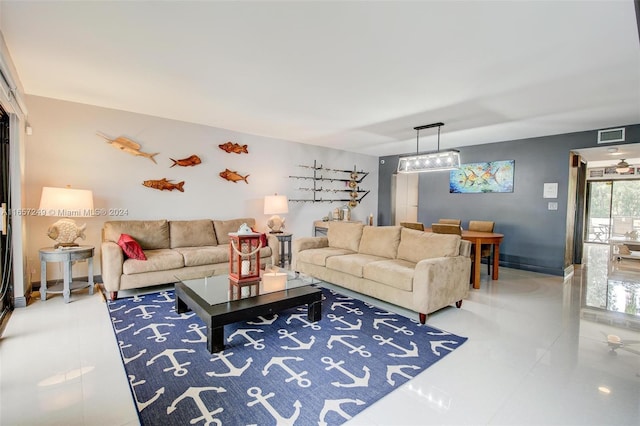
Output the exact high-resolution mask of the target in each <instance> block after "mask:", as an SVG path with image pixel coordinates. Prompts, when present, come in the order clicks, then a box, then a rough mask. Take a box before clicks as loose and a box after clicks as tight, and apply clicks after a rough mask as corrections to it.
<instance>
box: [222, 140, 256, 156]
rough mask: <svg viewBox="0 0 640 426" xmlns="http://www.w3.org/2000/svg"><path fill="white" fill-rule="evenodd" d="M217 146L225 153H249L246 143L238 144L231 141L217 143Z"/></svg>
mask: <svg viewBox="0 0 640 426" xmlns="http://www.w3.org/2000/svg"><path fill="white" fill-rule="evenodd" d="M218 148H220V149H221V150H223V151H225V152H227V153H234V154H242V153H243V152H244V153H245V154H248V153H249V150H248V149H247V145H240V144H237V143H231V142H227V143H223V144H222V145H218Z"/></svg>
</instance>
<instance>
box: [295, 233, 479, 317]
mask: <svg viewBox="0 0 640 426" xmlns="http://www.w3.org/2000/svg"><path fill="white" fill-rule="evenodd" d="M292 252H293V253H292V254H293V261H292V269H293V270H294V271H297V272H301V273H304V274H308V275H311V276H313V277H316V278H318V279H320V280H323V281H326V282H329V283H332V284H336V285H339V286H342V287H345V288H348V289H350V290H353V291H356V292H359V293H363V294H366V295H368V296H371V297H374V298H376V299H380V300H384V301H386V302H389V303H392V304H395V305H398V306H402V307H404V308H407V309H410V310H412V311H415V312H418V313H419V314H420V315H419V317H420V322H421V323H423V324H424V323H425V321H426V319H427V315H428V314H430V313H432V312H434V311H436V310H438V309H441V308H443V307H445V306H448V305H450V304H452V303H455V304H456V306H457V307H460V306H461V304H462V299H465V298H466V297H467V295H468V293H469V277H470V273H471V258H470V252H471V243H469V242H468V241H464V240H462V239H461V238H460V236H459V235H451V234H448V235H445V234H433V233H428V232H422V231H417V230H413V229H408V228H404V227H400V226H379V227H375V226H364V225H363V224H354V223H343V222H330V223H329V229H328V232H327V236H326V237H306V238H300V239H297V240H295V241H294V243H293V248H292Z"/></svg>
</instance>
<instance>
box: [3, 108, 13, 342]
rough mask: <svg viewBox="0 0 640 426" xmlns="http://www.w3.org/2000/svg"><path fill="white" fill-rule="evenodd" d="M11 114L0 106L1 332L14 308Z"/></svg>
mask: <svg viewBox="0 0 640 426" xmlns="http://www.w3.org/2000/svg"><path fill="white" fill-rule="evenodd" d="M9 158H10V157H9V115H8V114H7V113H6V112H5V111H4V109H3V108H2V106H0V180H1V182H0V205H1V206H2V211H1V212H0V213H1V215H0V277H1V281H0V334H2V330H3V328H4V325H5V324H6V321H7V319H8V318H9V314H10V313H11V310H12V309H13V302H12V300H13V299H12V296H13V268H12V260H13V259H12V250H11V222H10V220H9V217H8V215H7V214H6V213H7V212H10V211H11V197H10V188H11V187H10V182H9V176H10V170H9Z"/></svg>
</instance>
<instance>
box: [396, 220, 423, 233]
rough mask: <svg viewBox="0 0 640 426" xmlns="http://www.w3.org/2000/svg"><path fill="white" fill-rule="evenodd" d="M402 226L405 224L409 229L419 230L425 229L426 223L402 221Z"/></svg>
mask: <svg viewBox="0 0 640 426" xmlns="http://www.w3.org/2000/svg"><path fill="white" fill-rule="evenodd" d="M400 226H404V227H405V228H409V229H417V230H418V231H424V224H423V223H422V222H400Z"/></svg>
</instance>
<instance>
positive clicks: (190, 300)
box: [175, 282, 322, 353]
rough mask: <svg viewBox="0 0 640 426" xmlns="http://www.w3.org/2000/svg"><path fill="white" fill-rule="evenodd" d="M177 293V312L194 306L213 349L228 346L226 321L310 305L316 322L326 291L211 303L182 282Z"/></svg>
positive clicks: (310, 315)
mask: <svg viewBox="0 0 640 426" xmlns="http://www.w3.org/2000/svg"><path fill="white" fill-rule="evenodd" d="M175 297H176V312H177V313H179V314H182V313H184V312H188V311H190V310H191V311H193V312H195V313H196V315H198V317H199V318H200V319H201V320H202V321H204V323H205V324H206V325H207V349H208V350H209V352H211V353H213V352H219V351H221V350H223V349H224V326H225V325H226V324H232V323H235V322H239V321H245V320H248V319H252V318H256V317H258V316H261V315H269V314H274V313H278V312H280V311H283V310H285V309H290V308H294V307H296V306H301V305H307V310H308V311H307V318H308V319H309V321H311V322H316V321H320V319H321V318H322V291H321V290H320V289H318V288H315V287H311V286H303V287H297V288H292V289H288V290H282V291H277V292H274V293H267V294H261V295H259V296H254V297H248V298H246V299H240V300H234V301H231V302H227V303H220V304H217V305H210V304H209V303H207V302H206V301H205V300H204V299H202V297H200V296H199V295H198V294H197V293H196V292H195V291H193V290H192V289H191V288H189V287H187V286H186V285H184V284H183V283H181V282H178V283H176V287H175Z"/></svg>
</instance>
